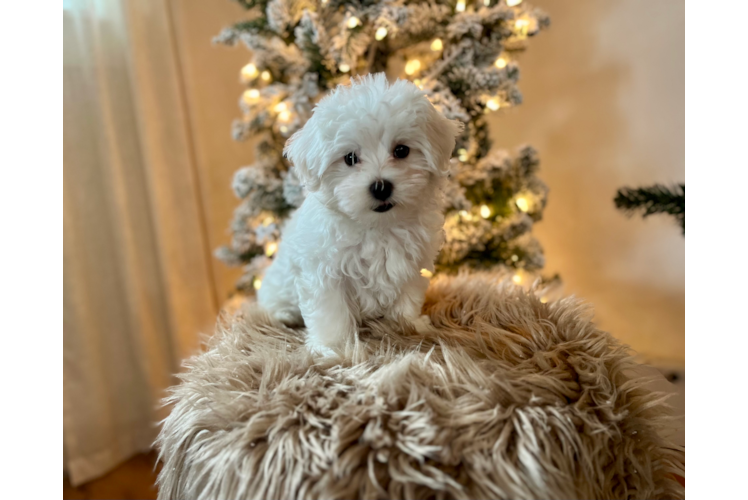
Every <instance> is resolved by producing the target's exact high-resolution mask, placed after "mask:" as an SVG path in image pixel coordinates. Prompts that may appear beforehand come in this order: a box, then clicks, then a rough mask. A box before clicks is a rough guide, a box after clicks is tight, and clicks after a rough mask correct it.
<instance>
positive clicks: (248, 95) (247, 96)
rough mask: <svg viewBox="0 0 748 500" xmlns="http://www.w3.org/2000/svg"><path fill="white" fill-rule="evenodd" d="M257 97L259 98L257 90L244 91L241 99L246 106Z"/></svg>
mask: <svg viewBox="0 0 748 500" xmlns="http://www.w3.org/2000/svg"><path fill="white" fill-rule="evenodd" d="M258 97H260V91H259V90H257V89H249V90H245V91H244V94H242V98H243V99H244V102H246V103H247V104H251V103H252V102H254V101H255V100H256V99H257V98H258Z"/></svg>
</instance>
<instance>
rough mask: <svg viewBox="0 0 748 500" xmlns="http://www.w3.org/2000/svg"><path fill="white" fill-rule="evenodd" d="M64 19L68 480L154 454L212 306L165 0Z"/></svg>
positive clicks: (81, 4) (118, 4) (72, 9)
mask: <svg viewBox="0 0 748 500" xmlns="http://www.w3.org/2000/svg"><path fill="white" fill-rule="evenodd" d="M63 23H64V41H63V52H64V65H63V87H64V187H63V189H64V207H63V219H64V332H63V335H64V373H63V386H64V410H63V412H64V450H63V456H64V461H65V469H66V470H67V472H68V474H69V475H70V479H71V481H72V483H73V484H79V483H82V482H85V481H87V480H89V479H92V478H94V477H96V476H99V475H101V474H103V473H105V472H107V471H108V470H109V469H110V468H112V467H114V466H115V465H117V464H118V463H120V462H122V461H124V460H126V459H127V458H129V457H130V456H132V455H133V454H135V453H137V452H140V451H145V450H147V449H148V448H149V447H150V446H151V443H152V442H153V439H154V437H155V435H156V432H157V421H158V419H159V418H160V417H162V416H163V415H159V410H157V408H158V402H159V399H160V398H161V397H163V395H164V389H165V388H166V387H168V386H169V385H171V384H172V383H174V378H173V374H174V373H175V372H177V371H178V369H179V364H180V360H182V359H184V358H185V357H186V356H187V355H189V354H190V353H192V352H193V351H194V350H195V349H196V348H197V346H198V343H199V337H198V335H199V333H201V332H209V331H210V330H211V329H212V324H213V322H214V320H215V317H216V312H217V300H216V293H215V287H214V283H213V279H212V276H211V266H210V259H211V258H212V257H211V252H210V248H209V244H208V242H207V238H206V228H205V224H204V221H203V217H204V214H203V209H202V204H201V200H200V196H199V190H198V181H199V179H198V178H197V171H196V169H195V164H194V158H193V153H192V144H191V138H190V133H189V127H188V126H187V123H188V120H187V118H188V116H187V113H188V111H187V109H186V107H185V104H184V103H185V98H184V94H183V92H184V90H183V88H181V81H182V80H181V78H180V71H181V68H180V65H179V59H178V57H177V51H176V50H175V46H174V36H173V27H172V24H171V21H170V13H169V4H168V1H167V0H88V1H85V0H83V1H75V0H71V1H66V2H65V3H64V9H63Z"/></svg>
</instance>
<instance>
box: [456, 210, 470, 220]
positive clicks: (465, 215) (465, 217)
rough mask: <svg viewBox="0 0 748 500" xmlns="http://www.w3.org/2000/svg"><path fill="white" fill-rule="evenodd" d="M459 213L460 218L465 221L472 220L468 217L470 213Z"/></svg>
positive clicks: (465, 211)
mask: <svg viewBox="0 0 748 500" xmlns="http://www.w3.org/2000/svg"><path fill="white" fill-rule="evenodd" d="M459 213H460V217H462V218H463V219H465V220H470V219H472V217H471V216H470V212H468V211H467V210H460V212H459Z"/></svg>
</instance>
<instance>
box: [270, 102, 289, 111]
mask: <svg viewBox="0 0 748 500" xmlns="http://www.w3.org/2000/svg"><path fill="white" fill-rule="evenodd" d="M273 109H274V110H275V112H276V113H282V112H283V111H286V110H287V109H288V104H286V103H285V102H279V103H278V104H276V105H275V107H274V108H273Z"/></svg>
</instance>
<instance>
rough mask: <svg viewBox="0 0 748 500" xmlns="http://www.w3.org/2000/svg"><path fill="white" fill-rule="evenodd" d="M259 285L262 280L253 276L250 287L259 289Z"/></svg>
mask: <svg viewBox="0 0 748 500" xmlns="http://www.w3.org/2000/svg"><path fill="white" fill-rule="evenodd" d="M261 286H262V280H261V279H260V278H255V279H254V280H252V287H253V288H254V289H255V290H259V289H260V287H261Z"/></svg>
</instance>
